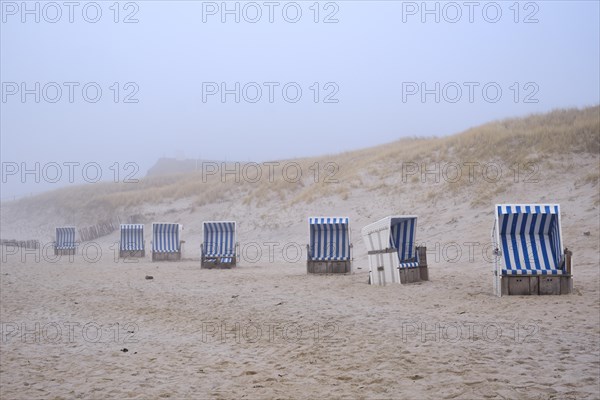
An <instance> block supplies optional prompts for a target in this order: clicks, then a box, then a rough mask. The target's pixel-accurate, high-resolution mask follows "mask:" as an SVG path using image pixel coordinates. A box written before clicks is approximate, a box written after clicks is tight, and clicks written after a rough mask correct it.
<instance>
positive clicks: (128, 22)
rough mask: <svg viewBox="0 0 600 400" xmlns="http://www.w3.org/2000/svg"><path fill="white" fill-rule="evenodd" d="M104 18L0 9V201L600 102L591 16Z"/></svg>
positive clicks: (269, 6)
mask: <svg viewBox="0 0 600 400" xmlns="http://www.w3.org/2000/svg"><path fill="white" fill-rule="evenodd" d="M24 4H26V8H27V10H24V7H23V5H24ZM114 4H115V2H113V1H110V2H97V3H94V2H77V3H75V4H73V5H69V4H65V3H64V2H62V1H59V2H55V3H52V2H50V3H49V2H33V1H30V2H27V3H23V2H21V1H18V2H10V1H2V2H1V8H2V21H1V32H0V33H1V35H0V36H1V39H0V45H1V50H0V59H1V61H0V62H1V71H0V77H1V81H2V99H1V101H2V102H1V103H0V104H1V116H0V118H1V122H0V128H1V150H0V151H1V158H2V168H3V177H2V178H3V181H2V199H4V200H6V199H9V198H12V197H13V196H22V195H25V194H28V193H31V192H38V191H40V190H47V189H49V188H55V187H58V186H60V185H64V184H68V173H69V167H68V166H66V165H65V164H64V163H69V162H77V163H80V164H79V165H75V164H71V165H72V166H71V167H70V168H72V169H71V172H72V173H73V174H74V180H75V181H78V182H80V181H81V177H82V174H83V166H84V165H86V164H88V165H93V164H90V163H97V164H98V165H99V166H100V169H101V172H102V179H114V176H115V169H118V170H119V171H120V174H119V179H120V180H122V179H123V176H124V175H126V174H128V173H134V174H135V176H136V177H141V176H143V175H144V174H145V173H146V171H147V169H148V168H149V167H150V166H151V165H152V164H154V163H155V162H156V160H157V159H158V158H159V157H165V156H166V157H180V158H181V157H185V158H203V159H218V160H223V159H226V160H230V161H231V160H240V161H247V160H253V161H265V160H270V159H285V158H291V157H301V156H311V155H319V154H329V153H337V152H341V151H346V150H352V149H358V148H362V147H367V146H373V145H377V144H382V143H386V142H390V141H393V140H396V139H398V138H401V137H405V136H415V135H417V136H431V135H436V136H441V135H449V134H453V133H457V132H460V131H462V130H464V129H466V128H469V127H472V126H476V125H479V124H482V123H485V122H488V121H490V120H495V119H500V118H505V117H513V116H523V115H527V114H530V113H534V112H546V111H550V110H552V109H555V108H561V107H585V106H591V105H596V104H598V103H599V102H600V100H599V92H600V83H599V76H600V67H599V62H600V55H599V51H600V50H599V49H600V43H599V37H600V32H599V25H600V23H599V14H600V10H599V2H597V1H585V2H583V1H580V2H576V1H564V2H563V1H538V2H519V3H516V2H514V1H507V2H485V1H482V2H470V3H469V2H462V1H459V2H427V6H426V7H427V10H424V9H423V3H422V2H420V1H419V2H400V1H397V2H396V1H335V2H325V1H322V2H319V3H316V2H315V1H297V2H285V1H280V2H263V1H258V2H233V1H229V2H227V6H226V7H227V8H228V10H233V12H231V13H226V12H224V10H223V4H224V3H222V2H221V1H219V2H194V1H179V2H171V1H170V2H166V1H136V2H121V3H119V4H117V5H118V7H116V6H115V5H114ZM236 10H237V12H236ZM428 11H429V12H428ZM236 18H237V19H239V22H236ZM36 19H38V21H36ZM436 19H437V21H436ZM115 21H117V22H115ZM223 21H224V22H223ZM315 21H316V22H315ZM36 82H39V86H36ZM238 82H239V86H237V85H236V83H238ZM98 90H100V91H101V93H99V92H98ZM223 90H225V92H224V91H223ZM424 90H425V92H423V91H424ZM299 91H301V94H300V92H299ZM38 100H39V102H38ZM236 100H237V101H239V102H237V101H236ZM36 162H37V163H40V176H39V177H38V178H39V179H40V183H39V184H37V183H36V182H35V179H36V176H35V174H28V175H25V176H22V174H21V172H22V171H21V169H22V168H23V167H25V168H28V169H33V170H35V168H36V167H35V163H36ZM127 162H131V163H135V166H137V167H139V171H137V172H136V171H134V168H133V167H131V166H128V167H125V163H127ZM52 163H57V164H58V165H59V166H60V168H61V171H60V172H61V173H62V175H61V177H60V178H58V179H57V178H56V170H57V168H56V165H55V164H52ZM115 163H119V164H118V166H116V165H115ZM111 166H112V167H111ZM137 167H136V168H137ZM15 168H17V169H18V171H15ZM95 169H96V168H95V167H94V168H91V169H89V168H88V170H87V174H88V178H90V176H92V178H93V176H94V174H95ZM23 178H24V179H23ZM22 180H25V181H26V182H25V183H22V182H21V181H22ZM51 181H57V182H56V183H50V182H51Z"/></svg>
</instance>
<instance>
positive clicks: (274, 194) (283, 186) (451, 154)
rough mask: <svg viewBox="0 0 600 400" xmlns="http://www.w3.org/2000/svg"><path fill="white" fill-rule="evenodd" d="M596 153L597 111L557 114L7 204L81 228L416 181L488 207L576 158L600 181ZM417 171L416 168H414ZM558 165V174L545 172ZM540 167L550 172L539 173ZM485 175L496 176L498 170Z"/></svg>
mask: <svg viewBox="0 0 600 400" xmlns="http://www.w3.org/2000/svg"><path fill="white" fill-rule="evenodd" d="M599 154H600V107H598V106H596V107H591V108H586V109H583V110H579V109H568V110H556V111H553V112H550V113H547V114H539V115H531V116H529V117H526V118H518V119H508V120H503V121H496V122H491V123H488V124H485V125H482V126H479V127H475V128H472V129H469V130H467V131H465V132H463V133H459V134H456V135H453V136H448V137H440V138H411V139H402V140H398V141H396V142H393V143H388V144H385V145H381V146H377V147H372V148H367V149H363V150H358V151H352V152H347V153H342V154H335V155H328V156H321V157H315V158H305V159H296V160H285V161H283V160H281V161H279V163H280V164H279V166H277V167H274V169H273V171H272V172H274V174H273V175H272V176H269V175H270V174H269V172H270V171H269V168H268V167H267V166H265V165H262V168H261V169H262V173H263V175H262V177H261V178H260V179H257V182H252V180H254V177H255V172H256V169H255V168H254V167H253V166H246V170H244V171H245V172H246V174H245V175H244V174H242V175H241V179H240V180H239V181H238V182H236V181H235V177H234V176H233V175H228V176H226V177H225V178H226V179H222V176H221V175H220V174H219V173H216V174H214V175H210V176H207V175H206V174H202V172H201V171H195V172H186V173H178V174H167V175H154V176H149V177H146V178H144V179H141V180H140V181H139V182H138V183H98V184H88V185H82V186H76V187H70V188H63V189H58V190H55V191H51V192H46V193H43V194H40V195H38V196H34V197H30V198H25V199H22V200H19V201H18V202H13V203H8V204H3V209H4V210H3V217H8V218H11V217H16V218H23V217H25V216H28V218H31V216H33V217H35V216H37V215H39V216H41V215H42V214H52V215H55V216H57V217H60V216H67V215H69V216H71V215H80V216H81V218H82V219H85V220H86V221H85V222H94V221H97V220H100V219H102V218H106V217H110V216H111V215H114V213H115V212H122V213H125V214H130V215H131V214H135V213H136V212H137V210H138V209H139V208H140V207H142V206H143V205H145V204H161V203H166V204H169V203H172V202H174V201H177V200H182V199H187V200H188V201H189V203H190V204H191V207H192V208H194V207H202V206H205V205H210V204H214V203H218V202H220V201H222V200H224V199H236V200H237V201H239V202H242V203H243V204H247V205H249V206H252V207H262V206H268V205H269V204H271V202H272V201H276V202H277V204H278V205H284V206H287V207H293V206H295V205H297V204H299V203H311V202H314V201H315V200H317V199H321V198H323V197H327V196H339V197H341V199H342V200H345V199H347V198H348V197H349V196H352V193H353V191H354V190H355V189H359V188H360V189H361V190H368V191H374V192H377V193H378V195H381V196H394V195H398V196H401V195H402V194H403V193H409V192H411V191H412V190H413V188H414V185H420V188H423V185H425V187H426V190H425V192H424V194H423V199H422V200H423V201H432V202H435V199H436V198H437V197H438V196H440V195H441V196H447V195H448V194H450V195H456V194H458V193H460V194H461V195H462V196H467V198H468V199H469V201H470V202H471V205H473V206H478V205H480V206H484V205H487V204H488V203H489V202H490V201H491V199H492V198H493V196H494V195H495V194H498V193H502V192H504V191H506V190H508V189H509V188H510V187H511V185H514V184H515V183H518V182H522V181H523V180H526V179H528V178H529V179H536V178H540V179H546V180H548V179H554V180H555V181H556V180H560V176H558V175H556V174H560V173H561V171H563V170H564V168H565V165H566V166H567V167H566V168H569V165H572V167H573V168H576V167H577V163H573V161H572V159H573V157H577V158H578V159H581V158H583V159H588V158H589V159H590V160H593V159H594V158H595V160H596V162H595V163H593V164H592V165H594V164H595V166H596V167H595V168H592V169H591V170H586V171H577V182H576V184H589V185H592V186H595V185H597V184H598V178H599V171H598V163H597V157H598V155H599ZM292 163H297V164H294V165H298V166H300V168H301V170H302V171H303V175H302V178H301V179H299V180H298V181H295V180H294V176H295V167H294V166H292V167H288V168H289V169H288V175H287V176H288V178H290V179H287V180H286V179H285V178H284V175H283V171H282V168H283V166H289V165H291V164H292ZM465 163H470V164H465ZM488 163H493V164H494V165H495V166H500V167H501V168H502V173H503V176H502V179H497V180H496V179H481V176H482V174H483V170H482V168H483V167H484V166H486V165H488ZM527 163H533V164H527ZM317 165H318V175H317V172H316V171H317ZM436 165H437V168H439V170H438V173H437V175H438V180H439V182H436V179H435V175H436V174H429V175H424V176H422V175H421V173H420V171H421V169H425V168H427V169H435V168H436ZM456 165H459V166H461V168H462V174H463V177H462V178H461V179H454V178H455V177H456V168H454V167H453V166H456ZM468 165H475V166H476V167H473V168H474V169H473V172H474V173H475V174H476V176H479V179H474V181H473V182H470V180H469V179H467V177H466V176H465V174H466V173H468V172H469V170H468V168H469V167H468ZM244 167H245V165H244V164H242V165H240V172H243V168H244ZM230 168H231V166H230ZM410 168H412V169H413V170H411V169H410ZM414 168H417V171H416V172H414ZM517 168H518V172H517ZM553 168H560V170H557V171H555V172H556V173H549V172H551V171H552V170H553ZM540 169H543V170H544V172H545V173H544V174H541V173H540ZM411 171H412V173H408V172H411ZM444 171H445V172H446V174H444ZM488 172H489V174H488V175H490V174H491V172H494V171H491V172H490V171H488ZM244 176H245V177H246V178H248V179H244ZM491 176H492V177H493V176H494V175H493V174H491ZM439 178H441V179H439ZM444 178H447V179H444ZM542 183H543V182H542ZM597 203H598V200H596V204H597ZM7 208H10V209H11V212H10V214H9V213H6V212H5V210H6V209H7ZM84 210H85V212H84ZM87 220H89V221H87ZM82 222H84V221H82Z"/></svg>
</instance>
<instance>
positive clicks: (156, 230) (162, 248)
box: [152, 222, 183, 261]
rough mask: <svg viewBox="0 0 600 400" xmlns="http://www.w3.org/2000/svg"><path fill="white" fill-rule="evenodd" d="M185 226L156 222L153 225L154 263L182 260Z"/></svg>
mask: <svg viewBox="0 0 600 400" xmlns="http://www.w3.org/2000/svg"><path fill="white" fill-rule="evenodd" d="M182 230H183V225H181V224H174V223H164V222H155V223H153V224H152V261H178V260H181V250H182V244H183V241H182V240H181V231H182Z"/></svg>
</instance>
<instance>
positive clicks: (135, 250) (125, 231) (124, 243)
mask: <svg viewBox="0 0 600 400" xmlns="http://www.w3.org/2000/svg"><path fill="white" fill-rule="evenodd" d="M145 255H146V243H145V241H144V225H143V224H121V242H120V244H119V257H144V256H145Z"/></svg>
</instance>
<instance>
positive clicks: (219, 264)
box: [200, 258, 237, 269]
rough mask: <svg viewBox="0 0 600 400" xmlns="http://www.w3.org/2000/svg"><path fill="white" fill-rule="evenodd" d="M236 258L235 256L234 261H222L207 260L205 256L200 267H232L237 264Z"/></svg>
mask: <svg viewBox="0 0 600 400" xmlns="http://www.w3.org/2000/svg"><path fill="white" fill-rule="evenodd" d="M236 264H237V263H236V259H235V258H234V259H233V261H232V262H227V263H225V262H220V261H218V260H214V261H211V260H205V259H204V258H203V259H201V260H200V268H201V269H231V268H235V266H236Z"/></svg>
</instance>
